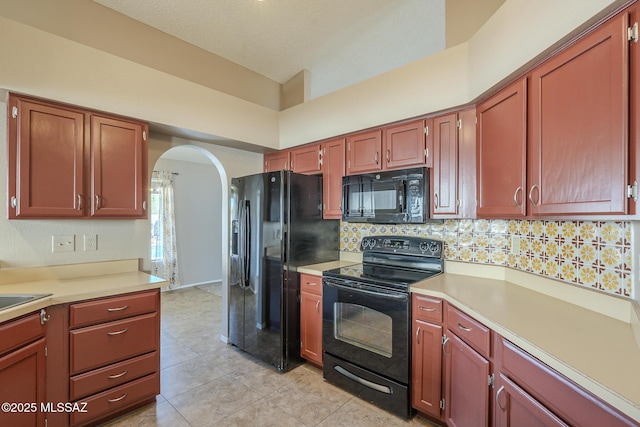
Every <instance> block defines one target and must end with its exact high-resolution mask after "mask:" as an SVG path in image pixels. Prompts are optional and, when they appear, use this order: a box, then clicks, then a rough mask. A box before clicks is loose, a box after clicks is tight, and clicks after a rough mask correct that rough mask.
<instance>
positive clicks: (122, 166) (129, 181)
mask: <svg viewBox="0 0 640 427" xmlns="http://www.w3.org/2000/svg"><path fill="white" fill-rule="evenodd" d="M143 132H144V135H143ZM146 133H147V130H146V125H143V124H141V123H137V122H130V121H125V120H120V119H117V118H112V117H106V116H98V115H93V116H91V216H94V217H111V216H116V217H138V218H142V217H144V216H146V212H147V210H146V206H144V205H143V202H145V203H146V199H145V196H146V194H145V190H146V181H147V179H146V162H147V159H146V152H147V150H146V143H147V142H146V138H145V135H146Z"/></svg>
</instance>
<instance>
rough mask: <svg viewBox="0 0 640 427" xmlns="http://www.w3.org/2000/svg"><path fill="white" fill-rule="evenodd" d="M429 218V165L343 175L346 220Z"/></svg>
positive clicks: (411, 221)
mask: <svg viewBox="0 0 640 427" xmlns="http://www.w3.org/2000/svg"><path fill="white" fill-rule="evenodd" d="M428 218H429V169H427V168H415V169H403V170H396V171H387V172H377V173H368V174H362V175H351V176H345V177H343V178H342V220H343V221H347V222H370V223H376V224H419V223H424V222H426V220H427V219H428Z"/></svg>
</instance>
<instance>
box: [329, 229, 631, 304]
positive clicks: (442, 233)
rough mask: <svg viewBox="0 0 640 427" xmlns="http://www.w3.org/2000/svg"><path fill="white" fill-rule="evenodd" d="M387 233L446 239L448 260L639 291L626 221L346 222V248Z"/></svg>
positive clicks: (620, 292) (343, 235) (342, 232)
mask: <svg viewBox="0 0 640 427" xmlns="http://www.w3.org/2000/svg"><path fill="white" fill-rule="evenodd" d="M381 234H382V235H401V236H402V235H407V236H420V237H429V238H433V239H439V240H443V241H444V242H445V259H447V260H450V261H464V262H473V263H480V264H493V265H501V266H506V267H511V268H515V269H518V270H522V271H527V272H530V273H535V274H539V275H542V276H546V277H549V278H553V279H559V280H562V281H565V282H568V283H572V284H575V285H579V286H585V287H590V288H594V289H599V290H601V291H604V292H607V293H611V294H615V295H620V296H624V297H628V298H630V297H632V295H633V293H632V288H633V267H632V266H633V263H632V260H633V255H632V248H633V242H632V240H633V232H632V227H631V224H630V223H629V222H626V221H543V220H481V219H479V220H446V221H444V222H433V223H427V224H418V225H416V224H412V225H404V224H401V225H385V224H357V223H349V222H341V223H340V250H342V251H347V252H358V251H359V250H360V240H361V239H362V237H366V236H370V235H381ZM518 245H519V250H518V248H517V246H518Z"/></svg>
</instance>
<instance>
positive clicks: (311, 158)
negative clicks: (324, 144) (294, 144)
mask: <svg viewBox="0 0 640 427" xmlns="http://www.w3.org/2000/svg"><path fill="white" fill-rule="evenodd" d="M290 156H291V170H292V171H294V172H296V173H306V174H317V173H319V172H320V170H321V166H322V163H321V161H320V144H313V145H309V146H305V147H301V148H295V149H293V150H291V153H290Z"/></svg>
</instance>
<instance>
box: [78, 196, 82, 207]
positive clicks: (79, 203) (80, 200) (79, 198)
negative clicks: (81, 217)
mask: <svg viewBox="0 0 640 427" xmlns="http://www.w3.org/2000/svg"><path fill="white" fill-rule="evenodd" d="M78 210H79V211H81V210H82V196H81V195H80V193H78Z"/></svg>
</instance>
